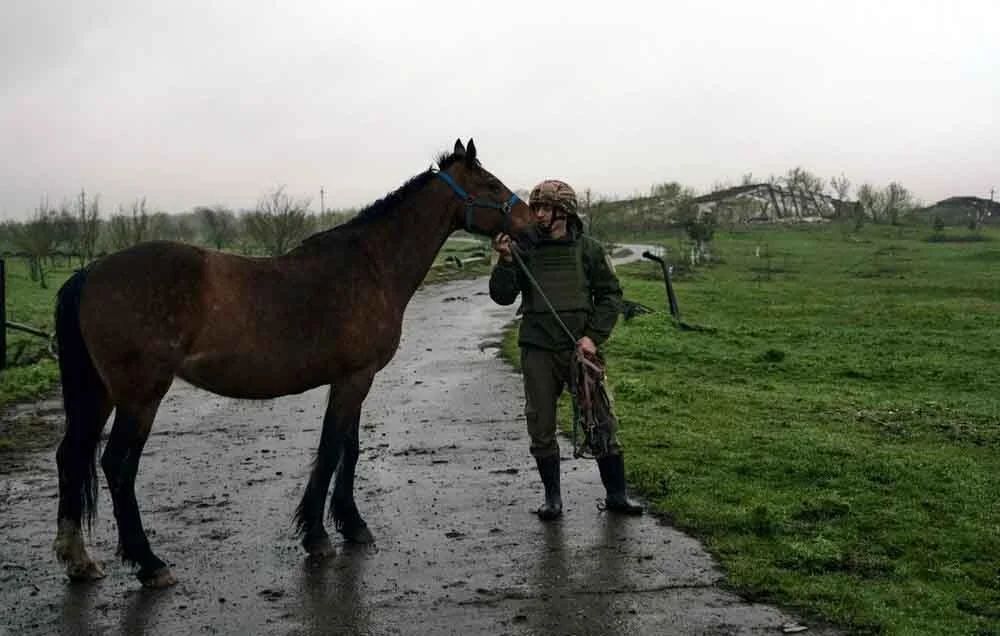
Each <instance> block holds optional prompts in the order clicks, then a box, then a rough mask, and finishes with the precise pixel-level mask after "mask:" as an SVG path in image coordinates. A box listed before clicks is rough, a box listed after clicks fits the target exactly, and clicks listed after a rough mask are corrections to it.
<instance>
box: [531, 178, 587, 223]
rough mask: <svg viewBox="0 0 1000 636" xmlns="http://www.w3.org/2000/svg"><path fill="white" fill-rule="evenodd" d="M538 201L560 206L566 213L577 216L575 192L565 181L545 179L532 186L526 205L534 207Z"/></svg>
mask: <svg viewBox="0 0 1000 636" xmlns="http://www.w3.org/2000/svg"><path fill="white" fill-rule="evenodd" d="M540 203H547V204H549V205H551V206H553V207H559V208H562V209H563V211H564V212H566V214H572V215H573V216H577V212H576V207H577V203H576V192H574V191H573V188H571V187H570V186H569V184H568V183H566V182H565V181H559V180H558V179H546V180H545V181H542V182H541V183H539V184H538V185H536V186H535V187H534V188H532V189H531V196H529V197H528V205H529V206H530V207H532V208H534V207H535V205H536V204H540Z"/></svg>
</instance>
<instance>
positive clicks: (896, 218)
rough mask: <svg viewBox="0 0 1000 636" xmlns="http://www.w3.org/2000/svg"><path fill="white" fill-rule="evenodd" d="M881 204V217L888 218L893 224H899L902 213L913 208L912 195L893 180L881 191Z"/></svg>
mask: <svg viewBox="0 0 1000 636" xmlns="http://www.w3.org/2000/svg"><path fill="white" fill-rule="evenodd" d="M882 206H883V213H882V218H884V219H888V220H889V222H890V223H891V224H893V225H899V223H900V219H901V218H902V217H903V215H905V214H906V213H908V212H909V211H910V210H912V209H913V195H912V194H911V193H910V191H909V190H907V189H906V188H904V187H903V186H901V185H900V184H899V183H897V182H895V181H893V182H892V183H890V184H889V185H888V186H886V188H885V190H883V192H882Z"/></svg>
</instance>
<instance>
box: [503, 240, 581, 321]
mask: <svg viewBox="0 0 1000 636" xmlns="http://www.w3.org/2000/svg"><path fill="white" fill-rule="evenodd" d="M583 241H584V238H583V237H582V236H581V237H577V239H576V240H575V241H573V242H556V241H553V242H551V243H543V244H542V245H540V246H538V247H537V248H536V249H535V250H534V251H533V252H532V253H531V257H530V259H529V260H528V262H527V265H528V270H529V271H530V272H531V275H532V276H534V277H535V280H537V281H538V284H539V286H540V287H541V288H542V291H543V292H545V296H546V297H547V298H548V299H549V302H550V303H552V306H553V307H555V309H556V311H557V312H564V311H590V310H591V309H593V305H592V301H591V295H590V284H589V281H588V280H587V273H586V268H585V267H584V263H583ZM522 298H523V302H522V305H521V308H522V310H523V311H524V313H543V312H544V313H548V311H549V308H548V307H547V306H546V305H545V301H544V300H542V299H541V297H539V296H538V293H537V292H536V291H535V289H534V287H533V286H530V285H529V286H528V289H526V290H524V292H523V296H522Z"/></svg>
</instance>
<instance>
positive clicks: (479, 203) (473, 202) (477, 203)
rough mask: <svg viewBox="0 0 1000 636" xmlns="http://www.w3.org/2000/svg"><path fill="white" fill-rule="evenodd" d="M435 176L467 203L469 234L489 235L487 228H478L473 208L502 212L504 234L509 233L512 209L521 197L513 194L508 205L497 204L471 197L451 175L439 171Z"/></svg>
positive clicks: (466, 223) (466, 219)
mask: <svg viewBox="0 0 1000 636" xmlns="http://www.w3.org/2000/svg"><path fill="white" fill-rule="evenodd" d="M434 174H436V175H437V176H438V178H440V179H441V180H442V181H444V182H445V183H447V184H448V185H449V186H450V187H451V189H452V190H454V191H455V194H457V195H458V196H459V198H460V199H462V200H463V201H465V230H466V231H467V232H471V233H473V234H489V232H487V231H486V230H485V228H477V227H476V223H475V219H474V218H473V208H492V209H494V210H500V214H501V215H503V228H504V232H507V231H508V230H509V229H510V209H511V208H513V207H514V206H515V205H517V203H518V201H520V200H521V197H519V196H517V195H516V194H514V193H511V195H510V198H509V199H507V202H506V203H497V202H496V201H493V200H491V199H484V198H482V197H477V196H472V195H470V194H469V193H467V192H466V191H465V190H463V189H462V186H460V185H458V184H457V183H455V180H454V179H452V178H451V175H450V174H448V173H447V172H442V171H438V172H435V173H434ZM477 230H479V231H477Z"/></svg>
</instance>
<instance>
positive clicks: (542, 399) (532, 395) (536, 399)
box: [521, 347, 621, 458]
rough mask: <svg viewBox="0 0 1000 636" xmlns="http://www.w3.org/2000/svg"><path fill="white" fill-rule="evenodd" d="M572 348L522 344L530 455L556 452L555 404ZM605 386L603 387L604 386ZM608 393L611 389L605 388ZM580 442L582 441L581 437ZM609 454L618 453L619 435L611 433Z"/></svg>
mask: <svg viewBox="0 0 1000 636" xmlns="http://www.w3.org/2000/svg"><path fill="white" fill-rule="evenodd" d="M572 360H573V352H572V351H548V350H546V349H539V348H537V347H521V374H522V377H523V379H524V417H525V419H526V420H527V422H528V436H529V437H530V438H531V448H530V450H531V454H532V455H533V456H535V457H538V458H542V457H550V456H552V455H558V454H559V443H558V441H557V440H556V435H557V433H558V429H557V426H556V407H557V405H558V403H559V396H560V395H562V392H563V389H564V388H565V387H567V386H569V381H570V363H571V362H572ZM607 388H608V387H607V386H605V389H607ZM608 395H609V396H610V390H609V391H608ZM581 441H582V440H581ZM611 454H612V455H618V454H621V447H620V446H619V444H618V436H617V435H615V431H612V433H611Z"/></svg>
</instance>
